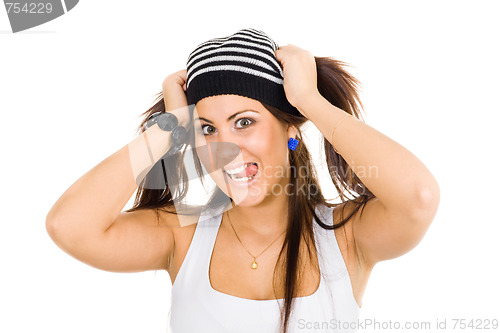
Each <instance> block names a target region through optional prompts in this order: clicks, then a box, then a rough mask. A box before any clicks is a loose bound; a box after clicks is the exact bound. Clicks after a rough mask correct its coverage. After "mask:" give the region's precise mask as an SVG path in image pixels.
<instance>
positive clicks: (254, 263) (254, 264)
mask: <svg viewBox="0 0 500 333" xmlns="http://www.w3.org/2000/svg"><path fill="white" fill-rule="evenodd" d="M252 269H257V261H255V259H254V261H253V263H252Z"/></svg>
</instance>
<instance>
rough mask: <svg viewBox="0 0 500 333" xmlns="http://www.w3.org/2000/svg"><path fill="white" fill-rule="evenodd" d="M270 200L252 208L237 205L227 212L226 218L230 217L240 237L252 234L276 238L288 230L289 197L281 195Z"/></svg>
mask: <svg viewBox="0 0 500 333" xmlns="http://www.w3.org/2000/svg"><path fill="white" fill-rule="evenodd" d="M268 199H269V200H264V201H262V203H260V204H258V205H255V206H251V207H242V206H239V205H235V206H234V207H233V208H230V209H229V210H228V211H226V213H225V215H226V218H227V215H229V220H230V222H231V224H232V225H233V227H234V228H235V229H236V231H237V232H238V235H240V234H242V235H244V234H250V235H257V236H261V237H262V238H268V237H273V236H274V237H276V236H277V235H279V234H281V233H282V232H283V231H285V230H286V227H287V222H288V197H287V196H286V195H280V196H270V197H268ZM226 222H229V221H226ZM228 225H229V223H228Z"/></svg>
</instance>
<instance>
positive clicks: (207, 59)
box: [186, 28, 302, 117]
mask: <svg viewBox="0 0 500 333" xmlns="http://www.w3.org/2000/svg"><path fill="white" fill-rule="evenodd" d="M278 48H279V46H278V44H276V43H275V42H274V41H273V40H272V39H271V38H270V37H269V36H268V35H267V34H266V33H264V32H263V31H260V30H256V29H251V28H247V29H241V30H239V31H237V32H236V33H234V34H232V35H230V36H227V37H222V38H214V39H210V40H208V41H206V42H204V43H201V44H199V45H198V46H197V47H196V48H195V49H194V51H193V52H191V53H190V54H189V57H188V61H187V66H186V69H187V81H186V97H187V101H188V104H189V105H192V104H196V103H197V102H198V101H199V100H201V99H202V98H205V97H208V96H214V95H224V94H233V95H240V96H245V97H249V98H252V99H255V100H258V101H261V102H263V103H265V104H268V105H271V106H274V107H276V108H278V109H280V110H282V111H285V112H287V113H290V114H293V115H296V116H299V117H302V115H301V113H300V112H299V111H298V110H297V109H296V108H295V107H294V106H293V105H291V104H290V102H288V100H287V99H286V96H285V90H284V88H283V71H282V69H281V67H280V64H279V62H278V60H277V59H276V55H275V54H274V51H275V50H277V49H278Z"/></svg>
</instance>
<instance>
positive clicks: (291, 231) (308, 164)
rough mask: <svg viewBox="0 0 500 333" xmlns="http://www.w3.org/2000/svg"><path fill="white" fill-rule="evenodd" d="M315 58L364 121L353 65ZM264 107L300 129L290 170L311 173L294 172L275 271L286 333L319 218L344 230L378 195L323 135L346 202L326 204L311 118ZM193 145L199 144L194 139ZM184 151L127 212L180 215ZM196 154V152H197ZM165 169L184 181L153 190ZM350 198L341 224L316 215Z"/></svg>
mask: <svg viewBox="0 0 500 333" xmlns="http://www.w3.org/2000/svg"><path fill="white" fill-rule="evenodd" d="M315 60H316V69H317V83H318V91H319V93H320V94H321V95H322V96H323V97H324V98H325V99H326V100H328V101H329V102H330V103H331V104H332V105H334V106H336V107H338V108H340V109H342V110H343V111H345V112H347V113H349V114H351V115H353V116H355V117H356V118H358V119H360V120H363V118H362V116H361V111H363V105H362V103H361V101H360V98H359V93H358V86H359V81H358V80H357V79H356V78H354V77H353V76H352V75H351V74H349V73H348V72H347V71H346V70H345V69H344V68H343V67H345V66H348V65H347V64H346V63H344V62H342V61H339V60H336V59H333V58H331V57H315ZM158 95H159V96H158V97H157V102H156V103H155V104H154V105H153V106H152V107H151V108H150V109H149V110H147V111H146V112H144V113H143V114H142V116H143V121H142V123H141V125H140V126H139V127H138V132H140V131H141V129H142V125H143V124H144V122H145V121H146V119H147V118H148V117H149V116H150V115H151V114H153V113H155V112H158V111H161V112H165V104H164V100H163V97H162V93H161V92H160V93H158ZM262 105H263V106H264V107H265V108H266V109H267V110H268V111H269V112H271V114H273V115H274V116H275V117H276V118H277V119H278V120H280V121H281V122H282V123H284V124H290V125H293V126H295V127H296V128H297V129H298V131H297V136H298V139H299V143H298V145H297V148H296V149H295V150H294V151H292V150H290V153H289V162H290V168H291V170H305V171H306V172H305V176H304V175H303V173H302V172H300V173H299V174H297V173H296V172H291V173H290V186H291V187H292V189H293V191H291V194H290V196H289V200H288V222H287V223H288V225H287V232H286V236H285V241H284V243H283V246H282V248H281V251H280V253H279V256H278V260H277V263H276V266H275V269H274V274H273V281H274V283H273V288H274V291H275V295H276V294H277V292H276V290H277V289H278V288H279V286H280V285H284V290H282V291H283V292H284V296H285V297H284V307H283V308H282V309H281V326H280V328H281V331H282V332H284V333H286V332H287V328H288V327H287V326H288V322H289V318H290V314H291V311H292V306H293V302H294V297H296V296H297V290H298V289H299V283H300V281H301V279H302V277H303V274H304V273H305V271H304V268H305V267H306V265H305V263H303V262H302V261H301V260H300V256H299V254H300V251H299V250H300V248H301V245H305V246H306V249H307V253H308V256H309V260H310V262H311V263H312V262H314V260H313V259H312V258H313V255H314V252H315V251H312V247H313V246H314V244H315V240H314V233H313V225H312V223H313V219H314V220H315V221H316V222H317V223H318V224H319V225H320V226H321V227H322V228H324V229H329V230H332V229H336V228H339V227H341V226H343V225H344V224H345V223H347V221H348V220H349V219H350V218H351V217H352V216H353V215H354V214H355V213H356V212H357V211H358V210H359V209H360V208H361V207H364V205H365V204H366V202H368V201H369V200H370V199H373V198H374V197H375V196H374V195H373V194H372V193H371V192H370V190H369V189H368V188H367V187H366V186H365V185H364V184H363V183H362V182H361V180H360V179H359V178H358V177H357V176H356V174H355V173H354V172H353V171H352V169H351V168H350V167H349V165H348V164H347V162H346V161H345V160H344V159H343V158H342V156H340V155H339V154H337V153H336V152H335V150H334V149H333V147H332V145H331V144H330V142H328V141H327V140H326V139H325V138H324V137H323V141H324V142H323V146H324V153H325V157H326V163H327V166H328V171H329V174H330V178H331V179H332V182H333V184H334V186H335V188H336V189H337V192H338V194H339V197H340V198H341V201H342V203H336V204H332V203H328V202H326V199H325V198H324V196H323V194H322V192H321V189H320V186H319V183H318V179H317V176H316V170H315V167H314V165H313V164H312V159H311V155H310V153H309V150H308V149H307V147H306V146H305V145H304V141H303V140H302V132H301V131H300V127H301V125H303V124H304V123H305V122H306V121H307V119H306V118H305V117H302V116H293V115H290V114H289V113H285V112H283V111H281V110H279V109H277V108H275V107H272V106H269V105H266V104H264V103H262ZM190 130H193V129H190ZM191 137H193V136H191ZM190 144H193V143H192V142H191V143H190ZM193 147H194V144H193ZM184 153H185V150H184V151H182V153H180V154H179V155H174V156H172V157H169V158H168V159H167V160H166V161H165V160H164V161H162V160H160V161H158V162H157V164H156V165H155V166H154V167H153V168H152V169H151V171H150V172H149V174H148V175H147V176H146V178H145V179H144V180H143V182H142V183H141V184H140V185H139V187H138V190H137V195H136V198H135V202H134V205H133V207H132V208H131V209H128V210H127V212H132V211H135V210H139V209H155V210H156V213H157V217H158V219H159V213H158V210H160V209H161V210H163V211H166V212H168V213H174V214H175V212H174V211H172V210H171V208H172V206H173V203H174V200H179V199H182V198H184V197H185V196H186V193H187V189H188V188H187V181H185V180H186V179H187V176H186V169H185V167H184V165H183V162H182V161H183V158H184ZM193 155H195V156H196V154H195V150H194V154H193ZM195 167H196V170H197V172H198V175H199V176H200V180H201V181H202V182H203V176H202V169H201V163H200V161H199V159H198V158H195ZM165 169H171V170H178V172H177V176H178V179H177V180H178V181H176V186H169V185H168V184H167V183H166V182H165V184H163V185H164V186H163V187H162V188H161V189H158V187H155V189H150V188H151V187H148V186H147V183H148V180H150V179H159V178H158V177H157V175H156V176H155V174H158V173H162V172H165ZM304 188H305V189H308V191H307V193H306V192H304V191H301V190H299V189H304ZM345 192H348V195H350V196H352V197H353V198H352V199H350V198H348V196H346V195H345ZM224 197H225V194H224V193H223V192H222V190H220V189H219V188H216V190H215V191H214V193H213V195H212V197H211V198H210V203H212V204H215V203H217V202H221V203H224V202H227V201H225V200H222V199H224ZM226 198H227V197H226ZM229 199H230V198H229ZM346 202H351V203H353V204H354V206H353V207H354V208H353V209H351V212H350V214H348V216H347V217H345V218H344V208H345V206H346V205H344V206H343V207H342V209H341V213H340V222H339V223H337V224H334V225H328V224H325V223H323V222H322V221H321V220H320V218H318V216H317V215H316V213H315V207H316V206H317V205H318V204H324V205H326V206H328V207H337V206H338V205H343V204H344V203H346ZM333 237H334V236H333ZM302 240H304V242H305V243H304V244H301V242H302ZM315 269H316V270H317V271H318V272H319V267H317V266H316V267H315ZM279 272H284V274H282V275H280V274H278V273H279Z"/></svg>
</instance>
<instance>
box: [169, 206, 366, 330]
mask: <svg viewBox="0 0 500 333" xmlns="http://www.w3.org/2000/svg"><path fill="white" fill-rule="evenodd" d="M332 211H333V207H327V206H325V205H319V206H317V207H316V214H317V215H318V217H319V218H320V219H321V221H323V222H324V223H325V224H328V225H332V224H333V220H332ZM221 220H222V210H221V212H220V213H218V214H216V215H212V216H204V215H202V216H200V218H199V220H198V223H197V226H196V229H195V232H194V235H193V238H192V240H191V244H190V246H189V249H188V251H187V254H186V257H185V258H184V261H183V263H182V265H181V268H180V270H179V272H178V274H177V276H176V278H175V280H174V283H173V285H172V305H171V310H170V313H169V321H168V328H169V332H171V333H191V332H196V333H197V332H204V333H205V332H210V333H211V332H214V333H221V332H238V333H239V332H242V333H245V332H252V333H255V332H259V333H260V332H263V333H265V332H269V333H279V324H280V308H279V305H278V302H280V304H281V306H283V305H284V300H283V299H278V300H276V299H272V300H252V299H247V298H241V297H237V296H232V295H229V294H225V293H222V292H219V291H217V290H215V289H213V288H212V286H211V285H210V281H209V273H208V270H209V263H210V258H211V256H212V251H213V248H214V244H215V239H216V237H217V233H218V230H219V226H220V223H221ZM313 225H314V227H313V229H314V233H315V234H314V235H315V238H316V249H317V253H318V262H319V265H320V266H319V267H320V273H321V274H320V275H321V280H320V284H319V287H318V289H317V290H316V291H315V292H314V293H313V294H312V295H309V296H305V297H296V298H295V301H294V306H293V307H292V313H291V317H290V322H289V324H288V331H289V332H290V333H292V332H301V333H303V332H357V324H358V318H359V311H360V307H359V306H358V304H357V303H356V300H355V298H354V295H353V292H352V286H351V280H350V279H349V274H348V271H347V267H346V265H345V263H344V259H343V258H342V254H341V252H340V249H339V246H338V243H337V240H336V238H335V233H334V230H326V229H323V228H322V227H321V226H319V225H318V223H317V222H316V221H313Z"/></svg>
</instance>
